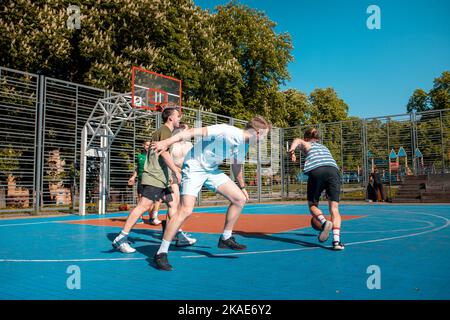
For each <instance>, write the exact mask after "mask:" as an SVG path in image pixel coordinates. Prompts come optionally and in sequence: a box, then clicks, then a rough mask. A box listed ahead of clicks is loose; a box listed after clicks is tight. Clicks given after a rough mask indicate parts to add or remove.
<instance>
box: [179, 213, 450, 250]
mask: <svg viewBox="0 0 450 320" xmlns="http://www.w3.org/2000/svg"><path fill="white" fill-rule="evenodd" d="M408 213H409V212H408ZM415 213H417V212H415ZM409 214H410V213H409ZM417 214H424V215H428V216H433V217H437V218H441V219H444V220H445V224H444V225H442V226H440V227H437V228H434V229H431V230H427V231H422V232H418V233H412V234H407V235H402V236H397V237H389V238H381V239H374V240H366V241H358V242H350V243H347V244H345V246H351V245H355V244H365V243H374V242H382V241H389V240H396V239H401V238H408V237H415V236H418V235H422V234H426V233H430V232H435V231H438V230H441V229H444V228H446V227H447V226H448V225H449V224H450V220H449V219H447V218H445V217H442V216H438V215H435V214H429V213H417ZM319 248H321V247H320V246H318V247H309V248H298V249H280V250H266V251H253V252H239V253H225V254H215V255H214V256H215V257H222V256H235V255H250V254H266V253H275V252H277V253H279V252H293V251H303V250H310V249H319ZM206 257H207V256H205V255H193V256H182V258H206Z"/></svg>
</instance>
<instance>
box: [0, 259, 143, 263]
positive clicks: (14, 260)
mask: <svg viewBox="0 0 450 320" xmlns="http://www.w3.org/2000/svg"><path fill="white" fill-rule="evenodd" d="M145 259H148V258H98V259H54V260H52V259H34V260H33V259H31V260H26V259H0V262H94V261H124V260H125V261H126V260H145Z"/></svg>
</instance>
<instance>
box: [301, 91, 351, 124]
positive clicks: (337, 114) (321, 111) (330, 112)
mask: <svg viewBox="0 0 450 320" xmlns="http://www.w3.org/2000/svg"><path fill="white" fill-rule="evenodd" d="M309 100H310V102H311V106H312V107H311V118H310V120H311V122H312V123H327V122H334V121H341V120H346V119H347V112H348V105H347V104H346V103H345V102H344V100H342V99H341V98H339V97H338V95H337V93H336V91H335V90H334V89H333V88H326V89H314V91H313V92H311V94H310V95H309Z"/></svg>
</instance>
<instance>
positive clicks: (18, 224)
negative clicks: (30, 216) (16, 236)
mask: <svg viewBox="0 0 450 320" xmlns="http://www.w3.org/2000/svg"><path fill="white" fill-rule="evenodd" d="M67 221H78V220H67ZM58 222H65V221H57V220H55V221H43V222H27V223H10V224H1V225H0V228H1V227H14V226H29V225H32V224H48V223H58Z"/></svg>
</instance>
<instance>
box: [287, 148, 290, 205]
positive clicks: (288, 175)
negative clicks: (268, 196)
mask: <svg viewBox="0 0 450 320" xmlns="http://www.w3.org/2000/svg"><path fill="white" fill-rule="evenodd" d="M286 150H289V142H288V141H286ZM289 177H290V174H289V158H288V159H287V160H286V178H287V179H286V198H289Z"/></svg>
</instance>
